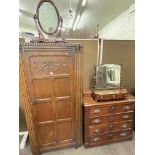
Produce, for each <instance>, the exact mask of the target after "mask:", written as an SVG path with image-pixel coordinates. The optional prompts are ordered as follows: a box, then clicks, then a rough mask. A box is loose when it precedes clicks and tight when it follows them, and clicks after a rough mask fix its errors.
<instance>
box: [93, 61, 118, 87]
mask: <svg viewBox="0 0 155 155" xmlns="http://www.w3.org/2000/svg"><path fill="white" fill-rule="evenodd" d="M94 88H95V89H112V88H121V65H117V64H103V65H99V66H97V67H96V76H95V86H94Z"/></svg>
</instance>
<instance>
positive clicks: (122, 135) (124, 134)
mask: <svg viewBox="0 0 155 155" xmlns="http://www.w3.org/2000/svg"><path fill="white" fill-rule="evenodd" d="M127 135H128V133H127V132H122V133H121V134H120V136H121V137H124V136H127Z"/></svg>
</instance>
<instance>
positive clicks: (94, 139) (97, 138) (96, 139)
mask: <svg viewBox="0 0 155 155" xmlns="http://www.w3.org/2000/svg"><path fill="white" fill-rule="evenodd" d="M100 139H101V138H100V137H95V138H93V141H94V142H97V141H98V140H100Z"/></svg>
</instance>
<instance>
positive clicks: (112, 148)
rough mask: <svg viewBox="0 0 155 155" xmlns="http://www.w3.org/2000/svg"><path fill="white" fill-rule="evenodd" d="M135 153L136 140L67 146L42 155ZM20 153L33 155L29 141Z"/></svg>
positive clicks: (121, 154)
mask: <svg viewBox="0 0 155 155" xmlns="http://www.w3.org/2000/svg"><path fill="white" fill-rule="evenodd" d="M134 154H135V140H134V138H133V140H130V141H125V142H120V143H114V144H108V145H103V146H98V147H92V148H85V147H84V146H81V147H79V148H77V149H74V148H67V149H61V150H57V151H51V152H48V153H43V154H42V155H134ZM20 155H32V153H31V150H30V144H29V142H28V144H27V146H26V148H25V149H23V150H20Z"/></svg>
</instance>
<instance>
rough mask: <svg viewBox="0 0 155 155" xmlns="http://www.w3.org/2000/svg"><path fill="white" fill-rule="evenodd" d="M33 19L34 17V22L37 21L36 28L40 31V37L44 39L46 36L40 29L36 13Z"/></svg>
mask: <svg viewBox="0 0 155 155" xmlns="http://www.w3.org/2000/svg"><path fill="white" fill-rule="evenodd" d="M33 19H34V22H35V27H36V29H37V31H38V35H39V38H41V39H44V36H43V34H42V33H41V31H40V29H39V27H38V20H37V16H36V14H34V16H33Z"/></svg>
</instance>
